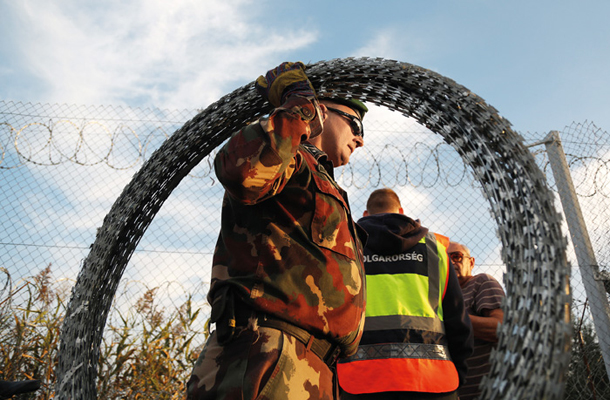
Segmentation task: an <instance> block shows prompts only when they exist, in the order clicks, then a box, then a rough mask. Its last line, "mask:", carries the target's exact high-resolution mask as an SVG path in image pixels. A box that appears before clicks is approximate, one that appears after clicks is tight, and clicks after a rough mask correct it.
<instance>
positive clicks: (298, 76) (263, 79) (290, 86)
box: [254, 61, 316, 107]
mask: <svg viewBox="0 0 610 400" xmlns="http://www.w3.org/2000/svg"><path fill="white" fill-rule="evenodd" d="M254 86H255V87H256V90H257V91H258V92H259V93H260V94H261V96H263V97H264V98H265V99H267V101H269V103H271V104H272V105H273V106H274V107H279V106H281V105H282V104H284V101H286V99H287V98H288V97H290V96H294V95H299V96H302V97H311V98H315V96H316V92H315V90H314V88H313V86H312V85H311V82H309V79H308V78H307V75H305V65H304V64H303V63H302V62H300V61H298V62H295V63H292V62H283V63H281V64H280V65H279V66H277V67H275V68H273V69H271V70H269V71H268V72H267V74H266V75H265V76H262V75H261V76H259V77H258V79H257V80H256V83H255V84H254Z"/></svg>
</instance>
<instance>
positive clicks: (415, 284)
mask: <svg viewBox="0 0 610 400" xmlns="http://www.w3.org/2000/svg"><path fill="white" fill-rule="evenodd" d="M448 244H449V239H448V238H446V237H444V236H441V235H435V234H431V233H429V234H427V235H426V236H425V237H424V238H422V239H421V240H420V241H419V243H418V244H417V245H416V246H414V247H413V248H412V249H409V250H408V251H407V252H406V253H402V254H397V255H390V256H383V255H376V254H372V253H371V252H370V251H369V250H368V249H366V250H365V270H366V279H367V283H366V284H367V305H366V313H365V315H366V319H365V324H364V334H363V337H362V341H361V342H360V346H359V347H358V351H357V352H356V354H355V355H353V356H351V357H349V358H347V359H344V360H341V361H340V362H339V364H338V365H337V374H338V377H339V383H340V385H341V387H342V388H343V389H344V390H345V391H347V392H348V393H352V394H361V393H378V392H394V391H413V392H428V393H443V392H451V391H453V390H455V389H457V388H458V386H459V377H458V373H457V370H456V369H455V365H454V364H453V362H452V361H451V357H450V355H449V348H448V346H447V339H446V336H445V327H444V324H443V307H442V301H443V298H444V296H445V291H446V289H447V281H448V278H449V259H448V256H447V246H448Z"/></svg>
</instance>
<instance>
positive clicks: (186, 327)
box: [0, 265, 208, 400]
mask: <svg viewBox="0 0 610 400" xmlns="http://www.w3.org/2000/svg"><path fill="white" fill-rule="evenodd" d="M1 272H3V273H4V274H5V275H6V278H7V279H6V282H5V285H4V288H3V289H2V287H1V286H0V294H1V295H2V296H1V297H0V379H2V380H9V381H13V380H26V379H40V380H42V381H43V385H42V387H41V389H40V390H38V391H37V392H36V393H35V394H31V395H30V396H29V397H26V396H24V397H22V398H30V399H50V398H52V397H53V394H54V384H55V375H54V369H55V366H56V365H57V360H58V354H57V353H58V349H59V333H60V329H61V324H62V322H63V316H64V314H65V311H66V305H67V303H68V301H69V287H67V286H65V285H61V284H51V266H50V265H49V266H47V267H46V268H45V269H44V270H43V271H41V272H40V273H39V274H38V275H36V276H34V277H32V278H31V279H27V280H25V281H23V282H22V283H20V284H18V285H16V287H15V288H13V287H12V286H11V284H12V282H11V281H10V276H9V274H8V271H6V270H4V269H2V270H0V273H1ZM157 292H158V288H153V289H150V290H147V291H146V292H145V293H144V295H143V296H141V297H140V298H139V299H138V300H137V301H136V302H135V304H134V305H132V306H131V307H130V308H129V309H128V311H121V310H123V308H122V309H121V310H119V308H118V306H115V307H114V308H113V310H111V316H110V318H109V322H108V324H107V326H106V328H105V333H104V338H103V341H102V343H101V348H100V359H99V362H98V380H97V391H98V398H99V399H112V400H114V399H117V398H130V399H147V398H150V399H153V398H154V399H182V398H184V395H185V392H186V381H187V380H188V377H189V374H190V371H191V369H192V366H193V364H194V362H195V361H196V359H197V356H198V355H199V352H200V351H201V347H200V346H196V347H194V346H193V342H194V341H196V342H198V343H201V342H203V340H204V337H202V336H201V335H205V337H207V334H208V332H207V331H204V330H203V327H204V325H205V322H206V321H205V319H204V316H203V315H200V310H199V309H194V308H193V302H192V299H191V297H190V296H188V297H187V298H186V301H184V303H183V304H182V305H181V306H180V307H177V309H175V310H167V309H159V307H158V306H157V305H156V302H155V299H156V296H157ZM122 306H123V307H124V306H125V304H122ZM116 321H118V323H116Z"/></svg>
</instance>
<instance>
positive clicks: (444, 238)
mask: <svg viewBox="0 0 610 400" xmlns="http://www.w3.org/2000/svg"><path fill="white" fill-rule="evenodd" d="M434 236H436V241H437V242H439V243H440V244H442V245H443V246H445V249H447V248H448V247H449V237H448V236H444V235H441V234H440V233H435V234H434Z"/></svg>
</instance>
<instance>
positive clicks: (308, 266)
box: [188, 96, 365, 400]
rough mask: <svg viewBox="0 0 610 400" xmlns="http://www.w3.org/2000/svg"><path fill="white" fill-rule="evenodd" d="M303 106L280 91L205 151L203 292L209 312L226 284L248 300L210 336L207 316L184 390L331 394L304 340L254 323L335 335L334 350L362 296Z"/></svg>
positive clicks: (348, 340) (357, 313) (359, 315)
mask: <svg viewBox="0 0 610 400" xmlns="http://www.w3.org/2000/svg"><path fill="white" fill-rule="evenodd" d="M315 117H316V108H315V105H314V104H312V102H311V101H310V100H308V99H305V98H301V97H297V96H293V97H289V98H288V100H287V101H286V102H285V103H284V104H283V105H282V107H279V108H276V109H275V111H274V112H273V114H272V115H271V116H269V117H268V118H264V119H262V120H260V121H259V122H257V123H254V124H251V125H249V126H247V127H245V128H243V129H242V130H241V131H239V132H238V133H236V134H235V135H233V136H232V138H231V139H230V140H229V142H227V144H226V145H225V146H224V147H223V148H222V149H221V151H220V152H219V154H218V155H217V157H216V160H215V168H216V174H217V176H218V179H219V180H220V182H221V183H222V184H223V186H224V187H225V190H226V193H225V197H224V200H223V206H222V222H221V231H220V236H219V239H218V243H217V247H216V250H215V254H214V261H213V267H212V282H211V288H210V292H209V294H208V300H209V301H210V303H211V304H212V305H213V314H214V311H215V310H214V308H215V307H216V309H217V310H219V309H221V308H222V307H223V306H222V304H224V303H226V301H225V300H226V299H225V297H227V293H229V294H231V295H232V296H235V297H236V302H237V304H241V305H240V306H236V307H235V308H236V311H239V312H241V313H242V314H243V313H244V311H243V308H246V309H247V310H250V309H251V310H254V311H253V312H252V314H251V315H250V317H251V318H249V319H248V320H247V321H248V323H246V324H244V323H242V324H241V325H242V326H240V323H239V320H238V322H237V325H238V326H237V327H236V328H235V333H234V335H233V338H232V340H230V341H228V342H227V343H223V344H222V345H221V344H219V343H218V342H219V340H218V324H217V332H215V333H213V334H212V335H211V337H210V339H209V340H208V342H207V344H206V346H205V348H204V350H203V352H202V353H201V355H200V357H199V360H198V361H197V363H196V365H195V368H194V370H193V373H192V376H191V379H190V380H189V384H188V391H189V398H192V399H204V398H215V399H229V398H239V399H241V398H242V395H243V398H244V399H254V398H282V399H299V400H301V399H308V398H310V399H319V398H332V397H333V387H332V386H333V365H332V364H333V363H332V362H329V363H328V364H331V365H330V368H329V365H327V364H326V363H325V362H324V361H323V360H321V359H320V358H319V357H317V356H315V355H314V354H313V353H312V351H310V349H309V347H310V346H311V342H310V343H309V346H308V345H307V344H304V343H301V342H300V341H298V340H295V338H294V337H293V336H291V335H290V334H286V333H285V332H282V331H280V330H277V329H272V328H268V327H260V326H259V325H260V324H259V323H258V322H260V315H263V314H264V315H269V316H272V317H273V318H277V319H280V320H282V321H286V322H288V323H290V324H291V325H294V326H297V327H299V328H302V329H303V330H305V331H307V332H309V333H311V334H312V335H314V336H315V337H316V338H322V339H326V340H328V341H330V342H331V343H334V344H338V345H339V348H340V350H341V356H349V355H351V354H353V353H354V352H355V351H356V349H357V346H358V342H359V341H360V337H361V335H362V327H363V321H364V303H365V291H364V284H365V282H364V270H363V258H362V245H361V243H360V240H359V238H358V235H359V234H360V232H359V229H360V228H359V227H358V226H357V225H356V224H355V223H354V222H353V220H352V217H351V213H350V209H349V205H348V202H347V196H346V194H345V192H344V191H343V190H342V189H341V188H339V187H338V185H337V184H336V183H335V181H334V179H333V177H332V163H329V162H328V161H327V160H326V155H325V154H324V153H323V152H321V151H320V150H318V149H317V148H316V147H314V146H312V145H310V144H307V143H303V142H304V141H305V140H307V139H308V138H309V136H310V135H312V130H316V129H321V127H320V126H316V124H315V123H314V122H315V121H314V118H315ZM329 164H330V165H329ZM227 288H228V289H229V290H228V292H227ZM247 312H249V311H246V313H247ZM242 321H243V318H242ZM263 326H264V325H263ZM221 342H222V341H221Z"/></svg>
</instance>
